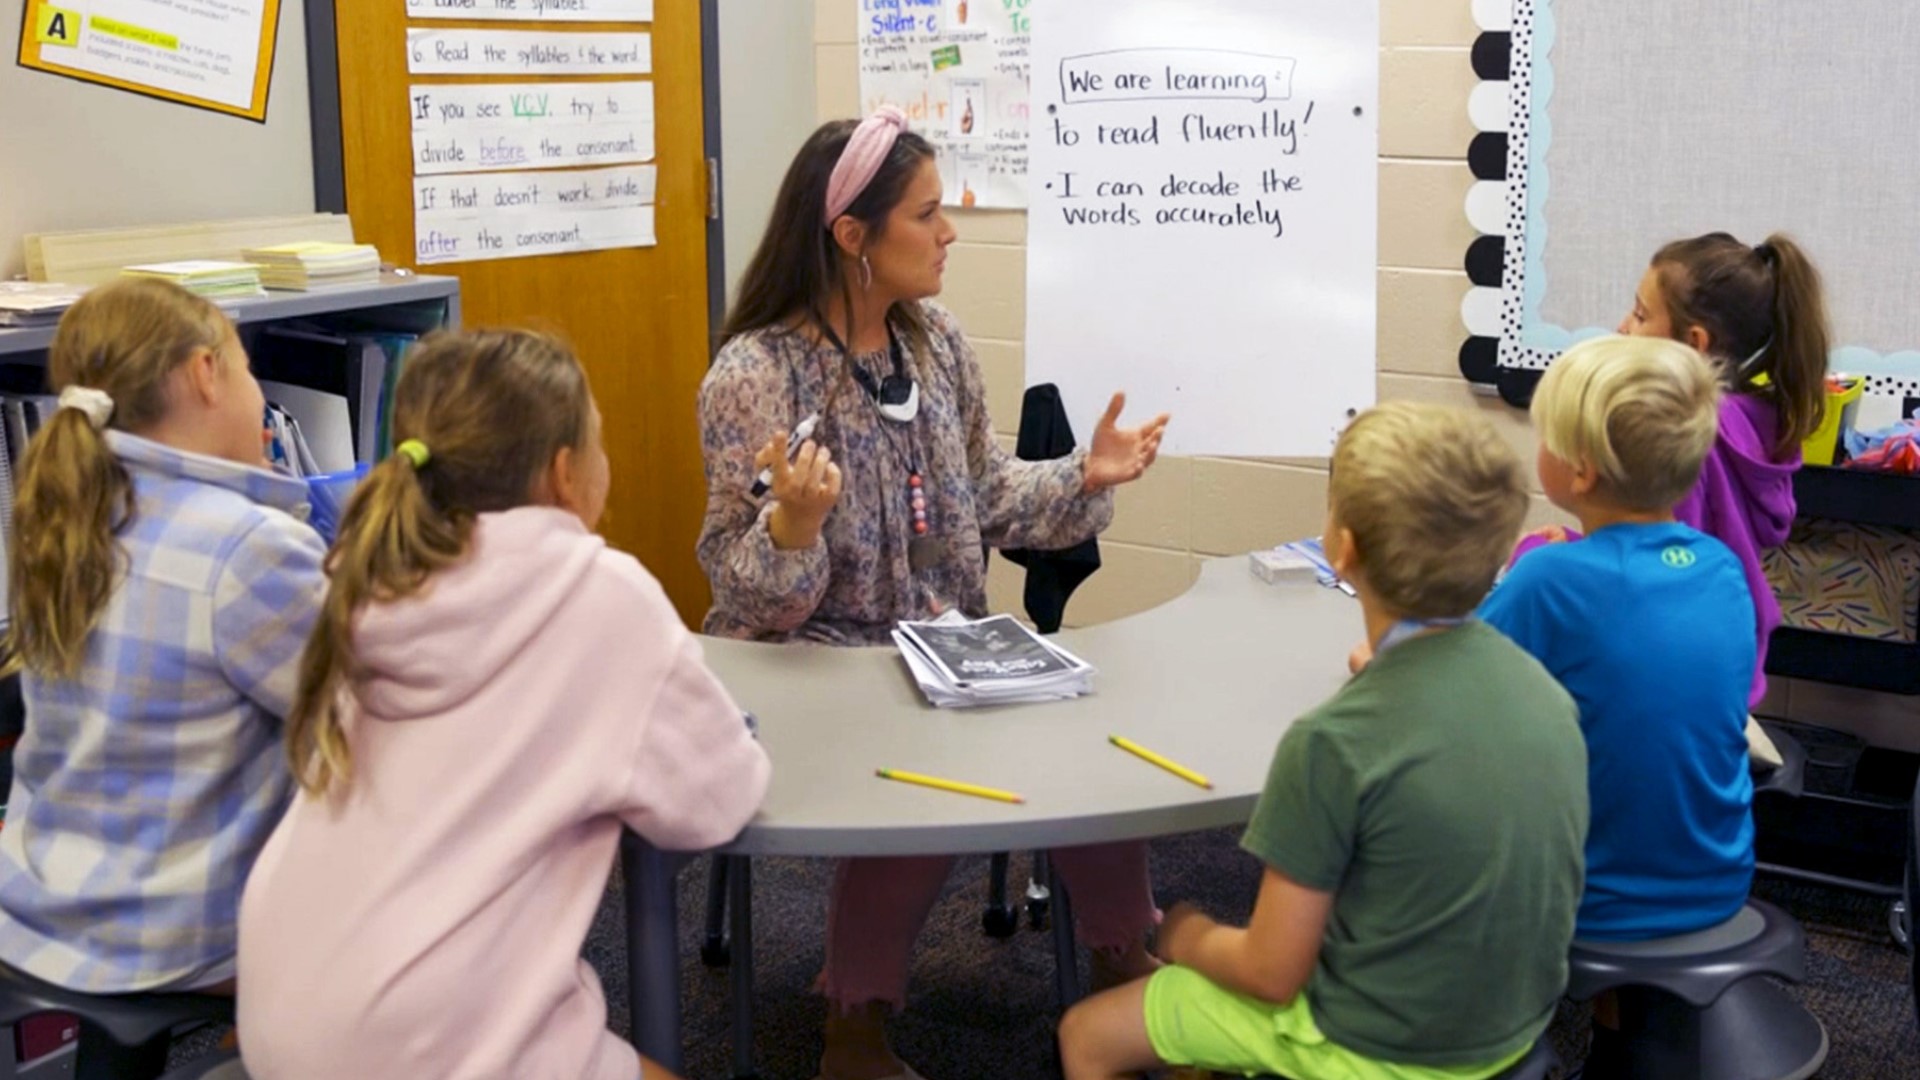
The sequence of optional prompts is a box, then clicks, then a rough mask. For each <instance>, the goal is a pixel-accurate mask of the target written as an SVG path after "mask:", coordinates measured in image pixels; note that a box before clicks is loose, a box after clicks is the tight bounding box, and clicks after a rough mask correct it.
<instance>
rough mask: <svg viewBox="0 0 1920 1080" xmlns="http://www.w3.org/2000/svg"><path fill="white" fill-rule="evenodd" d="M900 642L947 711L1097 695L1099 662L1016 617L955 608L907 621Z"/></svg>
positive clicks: (923, 686) (925, 687) (931, 697)
mask: <svg viewBox="0 0 1920 1080" xmlns="http://www.w3.org/2000/svg"><path fill="white" fill-rule="evenodd" d="M893 641H894V644H896V645H898V646H899V647H900V655H901V656H902V657H904V658H905V659H906V661H907V667H908V668H909V669H911V670H912V672H913V678H914V681H915V682H917V683H919V684H920V691H921V692H922V693H924V694H926V695H927V700H928V701H931V702H933V703H934V704H935V705H937V706H939V707H941V708H943V709H952V708H966V707H968V706H972V705H1011V704H1017V703H1021V702H1029V701H1060V700H1063V699H1065V698H1075V697H1080V696H1082V695H1084V694H1091V693H1092V692H1093V670H1094V669H1093V666H1092V665H1091V664H1088V663H1087V662H1086V661H1085V660H1082V659H1080V658H1079V657H1077V656H1075V655H1073V654H1072V653H1070V652H1068V651H1066V650H1065V649H1062V648H1060V647H1059V646H1057V645H1054V644H1053V643H1051V642H1049V641H1047V640H1046V639H1045V638H1043V637H1041V636H1040V635H1038V634H1036V633H1034V632H1033V631H1032V630H1030V629H1028V628H1027V627H1026V626H1024V625H1022V624H1021V623H1020V621H1019V620H1018V619H1015V618H1014V617H1013V616H1011V615H995V616H993V617H991V618H986V619H973V620H969V619H966V618H963V617H961V616H959V615H958V614H957V613H949V614H948V615H945V616H942V617H940V618H938V619H935V620H933V621H931V622H903V623H901V624H900V625H899V626H898V627H897V628H896V629H895V630H894V632H893Z"/></svg>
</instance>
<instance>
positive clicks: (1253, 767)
mask: <svg viewBox="0 0 1920 1080" xmlns="http://www.w3.org/2000/svg"><path fill="white" fill-rule="evenodd" d="M1363 633H1364V630H1363V627H1362V626H1361V622H1360V606H1359V604H1358V603H1357V602H1355V601H1354V600H1353V599H1352V598H1350V597H1348V596H1346V595H1345V594H1343V593H1340V592H1337V591H1335V590H1332V589H1327V588H1322V587H1321V586H1319V585H1317V584H1314V583H1313V582H1311V581H1304V582H1285V583H1280V584H1271V585H1270V584H1267V583H1265V582H1262V581H1260V580H1259V579H1258V578H1256V577H1254V576H1253V574H1252V573H1251V572H1250V571H1249V570H1248V567H1247V560H1246V558H1245V557H1244V556H1242V557H1235V558H1224V559H1217V560H1214V561H1212V562H1209V563H1207V564H1206V565H1205V566H1204V567H1203V568H1202V571H1201V574H1200V579H1199V581H1198V582H1196V583H1195V585H1194V586H1193V588H1192V589H1191V590H1189V591H1188V592H1187V593H1186V594H1184V595H1182V596H1181V597H1179V598H1178V599H1175V600H1173V601H1171V602H1169V603H1167V604H1165V605H1162V606H1161V607H1158V608H1155V609H1153V610H1152V611H1148V612H1144V613H1142V614H1140V615H1136V616H1133V617H1131V618H1127V619H1121V620H1119V621H1117V622H1112V623H1107V624H1104V625H1101V626H1095V627H1089V628H1086V629H1081V630H1068V631H1064V632H1062V633H1061V634H1060V635H1059V638H1058V640H1059V642H1060V643H1061V644H1062V645H1065V646H1066V647H1067V648H1068V649H1070V650H1072V651H1073V652H1074V653H1076V654H1078V655H1080V656H1081V657H1083V658H1084V659H1086V660H1087V661H1088V662H1089V663H1092V664H1093V665H1094V666H1095V667H1097V668H1098V669H1099V674H1097V675H1096V676H1094V693H1093V694H1092V696H1090V697H1084V698H1080V699H1077V700H1074V701H1061V702H1049V703H1045V704H1034V705H1018V706H1007V707H997V708H991V709H935V708H934V707H932V706H931V705H928V704H927V703H926V701H925V699H924V698H923V697H922V696H921V694H920V691H919V689H918V688H917V687H916V686H915V685H914V683H913V679H912V677H911V676H910V675H909V674H908V672H907V669H906V664H905V662H904V661H903V660H901V659H900V657H899V655H898V653H897V652H896V651H895V650H893V649H891V648H858V649H854V648H833V647H828V646H796V645H761V644H753V643H748V642H739V641H729V640H721V639H715V638H709V639H705V640H704V641H703V643H702V644H703V645H704V647H705V649H706V654H707V663H708V664H709V666H711V667H712V668H713V670H714V671H715V672H717V673H718V674H719V676H720V678H721V679H722V680H723V681H724V682H725V683H726V684H727V687H728V689H729V690H730V691H731V692H732V693H733V695H734V697H735V699H736V700H738V701H739V702H740V704H741V706H742V707H744V708H746V709H748V710H750V711H752V712H753V713H754V714H755V715H756V716H757V717H758V718H759V721H760V738H761V740H762V742H763V743H765V745H766V747H767V752H768V754H769V755H770V756H771V757H772V758H773V763H774V770H773V786H772V789H771V791H770V792H769V793H768V796H767V801H766V804H765V806H764V808H763V809H762V810H761V812H760V815H759V816H758V817H757V818H756V819H755V820H754V823H753V824H752V825H750V826H748V828H747V830H746V832H745V833H743V834H742V835H741V837H740V839H739V840H738V841H736V842H735V843H734V844H733V845H732V846H730V847H729V848H727V849H726V850H728V851H731V852H734V853H736V854H748V855H810V856H831V855H913V854H942V853H956V854H958V853H968V852H992V851H1008V850H1016V849H1021V850H1024V849H1028V848H1040V847H1061V846H1070V845H1075V844H1089V843H1100V842H1104V841H1111V840H1131V839H1140V838H1144V837H1152V836H1164V835H1169V834H1173V833H1181V832H1190V831H1194V830H1198V829H1209V828H1217V827H1220V826H1225V825H1232V824H1237V823H1240V822H1244V821H1245V820H1247V818H1248V816H1249V815H1250V814H1251V813H1252V810H1253V802H1254V799H1255V798H1256V797H1257V796H1258V795H1259V793H1260V787H1261V785H1262V783H1263V782H1264V781H1265V779H1266V770H1267V764H1268V762H1269V761H1270V760H1271V758H1272V756H1273V748H1274V746H1275V745H1276V744H1277V743H1278V742H1279V739H1280V735H1281V733H1282V732H1284V731H1285V730H1286V728H1287V726H1288V725H1289V724H1290V723H1292V721H1293V720H1294V718H1295V717H1297V716H1299V715H1300V714H1301V713H1303V712H1305V711H1306V710H1308V709H1310V708H1312V707H1313V706H1314V705H1316V704H1318V703H1319V702H1321V701H1323V700H1325V699H1326V698H1327V697H1328V696H1330V695H1331V694H1332V693H1333V692H1334V690H1336V689H1337V688H1338V687H1339V686H1340V684H1341V683H1342V682H1344V681H1345V679H1346V658H1347V653H1348V651H1349V650H1350V649H1351V648H1352V647H1353V645H1354V643H1355V642H1357V641H1359V640H1360V638H1361V636H1362V635H1363ZM1109 734H1117V735H1122V736H1125V737H1127V738H1130V739H1133V740H1134V741H1136V742H1138V743H1140V744H1142V745H1144V746H1146V747H1147V748H1148V749H1151V750H1155V751H1158V752H1159V753H1161V754H1164V755H1166V756H1167V757H1169V758H1171V759H1173V760H1174V761H1177V762H1179V763H1180V764H1182V765H1185V766H1187V767H1189V768H1192V769H1195V770H1197V771H1199V772H1201V773H1203V774H1205V775H1206V776H1207V777H1208V778H1209V779H1211V780H1212V781H1213V784H1214V787H1213V790H1211V791H1209V790H1205V789H1203V788H1200V787H1197V786H1195V785H1193V784H1189V783H1187V782H1186V781H1184V780H1182V779H1180V778H1179V777H1176V776H1174V775H1172V774H1170V773H1167V772H1165V771H1164V770H1161V769H1158V768H1156V767H1154V766H1152V765H1149V764H1147V763H1146V762H1144V761H1141V760H1139V759H1138V758H1135V757H1134V756H1133V755H1131V754H1127V753H1125V752H1123V751H1121V750H1119V749H1116V748H1114V747H1112V746H1110V745H1108V743H1107V736H1108V735H1109ZM880 767H886V768H892V769H906V770H910V771H913V772H920V773H928V774H931V775H934V776H940V777H944V778H947V779H951V780H961V781H965V782H968V783H973V784H981V785H985V786H987V787H995V788H1002V789H1005V790H1009V791H1013V792H1017V793H1018V794H1020V795H1023V796H1025V797H1026V800H1027V801H1026V803H1025V804H1023V805H1010V804H1006V803H999V802H991V801H988V800H985V799H977V798H971V797H968V796H963V795H953V794H949V793H946V792H942V791H932V790H928V789H925V788H920V787H915V786H911V785H907V784H900V783H894V782H890V781H886V780H881V779H879V778H877V777H875V776H874V770H875V769H876V768H880Z"/></svg>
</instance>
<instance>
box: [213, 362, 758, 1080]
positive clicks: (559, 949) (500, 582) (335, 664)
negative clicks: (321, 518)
mask: <svg viewBox="0 0 1920 1080" xmlns="http://www.w3.org/2000/svg"><path fill="white" fill-rule="evenodd" d="M393 430H394V433H395V436H396V437H397V438H400V439H401V440H403V441H402V442H401V443H400V445H399V446H398V448H397V450H396V452H395V454H394V456H393V457H392V458H390V459H389V460H388V461H386V462H385V463H383V464H381V465H380V466H378V467H377V468H375V469H374V470H373V472H372V473H371V474H370V475H369V476H368V477H367V479H366V481H365V482H364V483H363V484H362V486H361V488H360V490H359V491H358V492H357V493H356V494H355V496H354V499H353V502H352V503H351V505H350V506H349V507H348V510H347V514H346V518H345V520H344V521H343V523H342V526H341V532H340V539H339V541H338V542H337V543H336V545H335V547H334V549H333V551H332V553H331V555H330V556H329V559H328V564H327V568H328V571H329V574H330V576H331V578H332V591H331V593H330V595H329V596H328V598H327V603H326V608H325V611H324V613H323V615H322V618H321V622H320V625H319V626H318V628H317V629H316V630H315V633H314V637H313V640H312V641H311V642H310V643H309V645H308V647H307V652H306V655H305V657H304V659H303V664H302V671H301V680H300V693H299V698H298V700H297V701H296V703H295V705H294V710H293V714H292V716H291V717H290V718H289V720H288V729H287V741H288V754H289V760H290V763H291V765H292V768H293V773H294V776H295V778H296V779H297V780H298V781H299V783H300V786H301V788H302V789H303V792H302V794H301V796H300V797H299V798H298V799H297V800H296V802H295V804H294V806H293V808H292V810H291V811H290V812H289V813H288V815H287V817H286V819H285V820H284V821H283V822H282V823H281V824H280V827H279V828H278V830H276V831H275V832H274V834H273V837H272V839H271V840H270V841H269V842H268V844H267V846H266V849H265V851H264V852H263V853H262V854H261V856H260V859H259V862H258V863H257V864H256V865H255V867H254V871H253V876H252V878H251V880H250V881H249V883H248V885H247V889H246V894H245V897H244V900H243V901H242V905H241V919H240V923H241V925H240V967H241V975H240V985H241V987H242V989H241V991H240V1000H239V1017H240V1039H241V1045H242V1047H243V1048H244V1052H245V1057H246V1064H247V1069H248V1071H249V1073H250V1074H251V1075H252V1076H254V1077H256V1078H259V1080H305V1078H309V1077H311V1078H321V1077H327V1078H334V1077H354V1078H356V1080H380V1078H382V1077H394V1078H402V1077H404V1078H407V1080H427V1078H444V1080H456V1078H460V1080H464V1078H472V1080H480V1078H483V1077H484V1078H490V1080H492V1078H501V1077H567V1078H569V1080H571V1078H575V1077H585V1078H593V1080H633V1078H634V1077H636V1076H639V1075H641V1073H642V1065H643V1064H645V1066H646V1067H645V1074H646V1076H647V1077H648V1078H649V1080H652V1078H653V1077H656V1076H664V1075H666V1074H665V1073H664V1072H662V1071H660V1070H658V1069H657V1068H656V1067H655V1066H653V1065H652V1064H651V1063H643V1062H642V1060H641V1059H640V1058H639V1056H638V1055H637V1054H636V1053H635V1052H634V1050H633V1048H632V1047H630V1046H628V1045H627V1044H626V1043H624V1042H622V1041H621V1040H619V1039H618V1038H616V1037H614V1036H613V1035H612V1034H611V1033H610V1032H609V1031H608V1030H607V1027H606V1003H605V1000H604V999H603V997H602V995H601V991H600V985H599V981H598V980H597V979H596V978H595V977H594V973H593V971H592V969H590V968H589V967H588V966H587V964H586V963H585V962H584V961H582V960H581V959H580V945H581V942H582V941H583V940H584V939H585V938H586V934H587V928H588V925H589V923H590V922H591V920H592V918H593V915H594V912H595V910H596V909H597V908H598V906H599V903H600V898H601V894H602V891H603V890H604V888H605V886H606V882H607V876H608V874H609V873H610V871H611V870H612V867H613V860H614V855H615V851H616V847H617V844H618V841H619V835H620V830H621V828H622V827H630V828H633V829H635V830H637V831H639V832H640V833H641V834H642V835H643V836H645V837H646V838H647V839H648V840H649V841H651V842H653V843H654V844H657V845H660V846H662V847H667V848H683V849H696V848H706V847H711V846H714V845H716V844H720V843H723V842H725V841H726V840H728V839H729V838H731V837H732V836H734V835H735V834H736V833H737V832H739V830H740V829H741V827H742V826H744V825H745V824H746V823H747V821H748V819H749V818H750V817H751V816H752V815H753V813H754V811H755V809H756V808H757V807H758V806H759V804H760V800H761V798H762V796H763V795H764V793H765V791H766V787H767V780H768V774H769V765H768V762H767V758H766V755H765V754H764V753H763V752H762V751H761V749H760V747H759V745H758V744H757V743H755V742H754V741H753V739H752V737H751V736H750V735H749V733H748V731H747V728H746V725H745V723H744V721H743V719H742V714H741V712H740V709H739V708H738V707H737V706H736V705H735V704H734V703H733V701H731V700H730V699H729V698H728V696H727V693H726V691H725V690H724V689H722V688H721V686H720V684H719V683H718V682H717V681H716V680H715V679H714V677H713V675H712V674H711V673H710V672H708V671H707V669H706V668H705V667H704V666H703V665H702V663H701V657H700V647H699V645H698V644H697V643H696V642H695V640H694V638H693V636H692V635H691V634H689V633H688V632H687V630H686V629H685V628H684V627H683V626H682V625H681V624H680V620H679V618H678V617H677V616H676V615H675V613H674V609H673V607H672V606H671V605H670V604H669V603H668V601H667V598H666V595H665V594H664V592H663V591H662V590H661V588H660V585H659V584H658V583H657V582H656V581H654V579H653V578H652V576H650V575H649V574H648V573H647V572H646V570H645V569H643V568H642V567H641V565H640V564H639V563H638V562H636V561H634V559H633V558H632V557H631V556H628V555H624V554H620V553H618V552H615V551H611V550H609V549H608V548H607V546H606V544H605V543H604V542H603V541H602V540H601V539H600V538H599V537H597V536H595V535H594V534H593V532H592V529H593V527H594V525H595V524H596V522H597V521H598V520H599V517H600V513H601V510H602V509H603V508H604V506H605V504H606V496H607V487H608V475H607V473H608V469H607V459H606V454H605V452H604V451H603V450H602V448H601V442H600V415H599V410H598V409H597V408H595V406H594V403H593V398H592V396H591V394H590V393H589V391H588V388H587V379H586V374H585V372H583V371H582V370H581V367H580V364H579V362H578V361H577V360H576V359H575V358H574V357H573V355H572V354H571V353H570V352H569V351H568V350H567V349H566V347H565V346H563V345H561V344H560V343H558V342H556V341H554V340H552V339H549V338H546V337H542V336H539V335H535V334H531V333H525V332H515V331H507V332H490V333H464V334H457V335H450V336H443V337H440V338H438V339H436V340H432V341H430V342H428V343H426V344H423V345H422V346H421V347H420V349H419V350H418V351H417V352H415V353H414V354H413V355H412V356H411V357H410V358H409V359H408V363H407V367H406V373H405V375H404V376H403V377H402V378H401V380H400V385H399V388H398V390H397V393H396V398H395V403H394V413H393Z"/></svg>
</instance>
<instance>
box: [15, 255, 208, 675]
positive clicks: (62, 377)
mask: <svg viewBox="0 0 1920 1080" xmlns="http://www.w3.org/2000/svg"><path fill="white" fill-rule="evenodd" d="M232 333H233V327H232V324H231V323H229V322H228V321H227V318H226V316H224V315H222V314H221V313H220V310H219V309H218V308H216V307H214V306H213V305H212V304H210V303H208V302H207V301H206V300H204V299H201V298H200V297H197V296H194V295H193V294H192V293H190V292H187V291H186V290H185V289H182V288H180V287H179V286H177V285H171V284H168V283H166V282H162V281H131V280H130V281H119V282H114V283H112V284H108V285H103V286H101V287H99V288H97V289H94V290H92V291H91V292H89V293H87V295H85V296H83V297H81V298H80V300H79V302H78V303H76V304H74V305H73V307H71V308H69V309H68V310H67V313H66V314H65V315H64V316H63V317H62V318H61V320H60V326H59V328H58V329H56V330H55V331H54V336H53V345H52V346H51V347H50V348H49V349H48V353H47V377H48V381H49V382H50V383H51V384H52V385H53V387H54V389H55V390H62V391H64V390H67V389H69V388H72V387H86V388H89V389H93V390H98V391H101V392H103V393H105V394H106V395H107V396H108V397H110V398H112V400H113V408H112V416H111V420H110V421H108V422H107V423H108V424H109V425H110V426H112V427H114V428H118V429H120V430H123V431H136V432H137V431H140V430H142V429H144V428H145V427H147V426H148V425H150V424H152V423H154V422H155V421H157V420H159V419H160V418H161V417H162V416H163V415H164V414H165V412H166V408H167V379H168V377H169V376H170V375H172V373H173V371H174V369H175V368H177V367H178V366H179V365H180V364H182V363H184V362H186V361H187V360H188V359H189V358H191V357H192V356H194V355H195V354H196V353H197V352H200V351H201V350H218V349H219V348H220V346H221V345H222V344H224V342H225V341H226V339H227V338H228V337H229V336H230V335H231V334H232ZM133 512H134V497H133V481H132V479H131V477H129V476H128V475H127V471H126V469H125V467H123V466H122V465H121V464H120V461H119V459H118V458H116V457H115V456H114V453H113V450H112V448H111V447H110V446H108V445H107V439H106V433H105V431H103V430H100V429H98V428H96V427H95V423H94V420H93V419H92V418H91V417H89V416H88V415H87V413H86V412H84V411H83V410H81V409H79V408H62V409H60V410H59V411H57V412H55V413H54V414H53V418H52V419H51V420H48V421H47V422H46V423H45V424H44V425H43V426H42V427H41V429H40V431H39V433H38V434H37V435H35V436H34V439H33V441H32V443H30V444H29V445H28V447H27V453H26V456H25V458H24V459H23V461H22V462H21V469H20V476H19V477H18V480H17V483H16V485H15V488H14V503H13V522H14V528H13V544H12V547H11V548H10V550H9V552H8V559H7V586H8V590H7V593H8V614H9V616H10V617H11V621H12V627H11V629H10V630H9V632H8V635H7V642H6V653H7V662H6V666H5V668H4V671H5V672H6V673H9V674H10V673H12V672H14V671H18V670H20V669H22V668H25V669H26V670H28V671H31V672H33V673H35V674H37V675H42V676H45V677H48V678H54V679H71V678H73V677H74V676H76V675H78V674H79V672H80V667H81V664H82V661H83V660H84V658H85V656H86V646H87V638H88V636H89V635H91V634H92V632H93V628H94V626H95V624H97V623H98V622H99V621H100V616H101V614H102V613H103V612H104V611H105V610H106V607H107V602H108V601H109V600H110V599H111V598H112V596H113V590H114V587H115V586H116V585H117V584H118V582H119V579H120V576H121V574H122V572H123V568H122V566H121V552H120V548H119V544H118V542H117V540H116V539H115V538H116V537H117V536H118V534H119V532H120V530H121V529H123V528H124V527H126V524H127V522H128V521H129V520H131V519H132V517H133Z"/></svg>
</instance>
